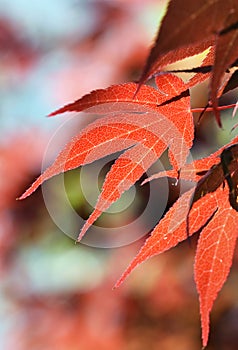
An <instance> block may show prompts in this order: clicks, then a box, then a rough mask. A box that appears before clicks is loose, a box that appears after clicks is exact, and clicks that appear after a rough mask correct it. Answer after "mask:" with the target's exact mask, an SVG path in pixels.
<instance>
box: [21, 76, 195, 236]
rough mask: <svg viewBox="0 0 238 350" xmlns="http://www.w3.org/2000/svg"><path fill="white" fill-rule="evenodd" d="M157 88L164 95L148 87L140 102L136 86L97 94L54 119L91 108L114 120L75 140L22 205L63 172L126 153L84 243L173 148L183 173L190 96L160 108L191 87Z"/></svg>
mask: <svg viewBox="0 0 238 350" xmlns="http://www.w3.org/2000/svg"><path fill="white" fill-rule="evenodd" d="M156 83H157V85H158V87H159V89H160V90H161V91H160V90H156V89H154V88H152V87H148V86H143V87H142V88H141V90H140V92H139V93H138V94H137V96H136V98H134V94H135V91H136V88H137V86H136V84H131V83H130V84H124V85H119V86H112V87H110V88H108V89H106V90H96V91H94V92H92V93H91V94H89V95H86V96H84V97H83V98H82V99H80V100H78V101H76V102H74V103H72V104H70V105H68V106H65V107H63V108H62V109H60V110H58V111H56V112H54V113H52V114H51V115H53V114H57V113H61V112H65V111H72V110H74V111H80V110H83V109H85V108H88V109H87V111H92V109H93V111H94V113H96V112H98V113H99V114H101V113H104V114H105V113H107V114H108V113H110V116H106V117H104V118H101V119H98V120H96V121H95V122H94V123H92V124H90V125H89V126H88V127H86V128H85V129H84V130H83V131H82V132H81V133H80V134H79V135H77V136H76V137H74V138H73V140H72V141H71V142H70V143H69V144H68V145H66V147H65V149H64V150H63V151H62V152H61V153H60V154H59V156H58V157H57V159H56V160H55V162H54V163H53V164H52V165H51V166H50V167H49V168H48V169H46V171H45V172H44V173H43V174H42V175H41V176H40V177H39V178H38V179H37V180H36V181H35V182H34V183H33V185H32V186H31V187H30V188H29V189H28V190H27V191H26V192H25V193H24V194H23V195H22V196H21V197H20V199H23V198H26V197H27V196H29V195H30V194H31V193H32V192H33V191H35V190H36V188H37V187H38V186H39V185H41V184H42V182H43V181H45V180H47V179H49V178H50V177H52V176H54V175H57V174H59V173H60V172H64V171H67V170H70V169H74V168H76V167H79V166H81V165H84V164H88V163H91V162H93V161H95V160H97V159H100V158H102V157H104V156H106V155H108V154H112V153H115V152H117V151H121V150H126V151H125V152H124V153H123V154H122V155H121V156H120V157H119V158H118V159H117V161H116V162H115V164H114V165H113V166H112V168H111V170H110V172H109V173H108V174H107V176H106V179H105V182H104V185H103V188H102V192H101V194H100V196H99V198H98V202H97V204H96V207H95V210H94V212H93V213H92V215H91V216H90V218H89V219H88V221H87V222H86V223H85V226H84V227H83V229H82V231H81V234H80V236H79V239H81V238H82V236H83V235H84V233H85V232H86V230H87V229H88V227H89V226H90V225H92V224H93V222H94V221H95V220H96V219H97V218H98V217H99V215H100V214H101V213H102V212H103V211H105V210H106V209H107V208H108V207H109V206H110V205H111V204H112V203H113V202H115V201H116V200H117V199H119V198H120V196H121V195H122V193H123V192H124V191H125V190H127V189H129V188H130V187H131V186H132V185H133V184H134V183H135V182H136V181H137V180H138V179H139V178H140V177H141V176H142V175H143V173H144V172H145V171H146V170H147V169H148V168H149V167H150V166H151V165H152V164H153V163H154V162H155V161H156V160H157V159H158V158H159V157H160V156H161V154H162V153H163V152H164V150H165V149H166V148H168V147H169V157H170V161H171V164H172V165H173V167H174V169H177V170H179V169H180V168H181V167H182V166H183V165H184V164H185V161H186V158H187V155H188V152H189V149H190V148H191V146H192V141H193V120H192V114H191V112H190V98H189V96H188V95H187V96H186V97H182V98H180V99H179V100H175V101H173V102H171V103H169V104H166V105H164V106H160V105H161V104H162V103H163V102H164V101H167V100H168V99H171V98H173V97H174V96H176V95H179V94H180V93H181V92H183V91H186V90H187V85H186V84H184V83H183V82H182V80H181V79H180V78H178V77H176V76H173V75H166V76H161V77H158V78H157V79H156ZM146 97H147V98H146ZM123 110H125V111H124V112H123ZM128 147H129V149H127V148H128Z"/></svg>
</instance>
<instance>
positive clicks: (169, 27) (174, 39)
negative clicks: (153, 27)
mask: <svg viewBox="0 0 238 350" xmlns="http://www.w3.org/2000/svg"><path fill="white" fill-rule="evenodd" d="M237 23H238V3H237V1H236V0H228V1H226V2H224V1H223V0H216V1H205V2H204V1H203V0H196V1H184V0H179V1H178V0H170V1H169V4H168V9H167V13H166V15H165V16H164V18H163V20H162V23H161V26H160V28H159V31H158V35H157V38H156V40H155V44H154V46H153V47H152V49H151V51H150V54H149V57H148V58H147V62H146V65H145V67H144V70H143V73H142V76H141V79H140V83H139V87H140V86H141V84H142V83H144V82H145V81H146V80H147V79H149V78H150V77H151V76H153V75H155V74H156V73H158V72H161V71H162V70H163V69H164V67H165V66H166V65H168V64H170V63H171V62H172V61H173V62H174V61H178V60H181V59H183V58H185V57H187V56H192V55H194V54H196V53H199V52H202V51H204V50H205V49H206V48H207V47H208V46H211V45H214V47H215V54H214V62H213V73H212V76H211V83H210V88H211V94H210V97H211V102H212V105H213V108H214V111H215V115H216V119H217V122H218V124H219V125H220V126H221V121H220V115H219V110H218V109H217V96H218V92H219V89H220V85H221V83H222V78H223V76H224V74H225V72H226V70H227V69H228V68H230V67H231V66H232V65H233V64H234V63H235V61H236V59H237V45H238V30H237V29H238V28H237ZM201 28H202V30H201ZM204 38H206V39H204ZM172 57H174V59H172Z"/></svg>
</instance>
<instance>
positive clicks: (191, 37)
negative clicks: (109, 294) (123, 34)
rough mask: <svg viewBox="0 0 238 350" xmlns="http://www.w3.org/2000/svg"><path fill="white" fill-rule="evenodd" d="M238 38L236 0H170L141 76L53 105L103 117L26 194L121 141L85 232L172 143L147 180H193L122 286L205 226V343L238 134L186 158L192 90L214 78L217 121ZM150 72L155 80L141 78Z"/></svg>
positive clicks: (227, 229) (235, 217) (229, 216)
mask: <svg viewBox="0 0 238 350" xmlns="http://www.w3.org/2000/svg"><path fill="white" fill-rule="evenodd" d="M201 27H202V28H203V30H201V29H200V28H201ZM204 38H205V39H204ZM237 47H238V3H237V1H236V0H229V1H226V2H224V1H223V0H216V1H206V2H204V1H202V0H196V1H193V2H189V1H184V0H179V1H178V0H176V1H175V0H171V1H170V2H169V4H168V9H167V13H166V15H165V17H164V18H163V21H162V24H161V27H160V30H159V33H158V36H157V39H156V41H155V45H154V47H153V48H152V50H151V52H150V55H149V57H148V60H147V63H146V65H145V68H144V71H143V73H142V76H141V79H140V81H139V83H138V84H136V83H125V84H121V85H116V86H111V87H109V88H107V89H101V90H95V91H93V92H91V93H90V94H88V95H85V96H83V97H82V98H80V99H79V100H77V101H75V102H73V103H70V104H68V105H66V106H64V107H62V108H60V109H58V110H57V111H55V112H53V113H51V115H50V116H54V115H57V114H59V113H64V112H72V111H74V112H80V111H85V112H87V113H94V114H97V115H98V116H99V117H100V118H98V119H97V120H96V121H95V122H93V123H92V124H90V125H88V126H87V127H86V128H85V129H83V130H82V131H81V132H80V133H79V134H78V135H77V136H75V137H74V138H73V139H72V140H71V141H70V142H69V143H68V144H67V145H66V147H65V148H64V149H63V150H62V152H61V153H60V154H59V155H58V157H57V158H56V160H55V162H54V163H53V164H52V165H51V166H50V167H49V168H48V169H46V171H45V172H44V173H43V174H42V175H40V177H39V178H38V179H37V180H36V181H35V182H34V183H33V184H32V186H31V187H30V188H29V189H28V190H27V191H26V192H25V193H24V194H23V195H22V196H21V197H20V199H23V198H26V197H27V196H29V195H30V194H31V193H32V192H34V191H35V190H36V189H37V187H38V186H40V185H41V184H42V183H43V182H44V181H45V180H47V179H49V178H51V177H52V176H55V175H57V174H59V173H61V172H65V171H67V170H71V169H74V168H76V167H79V166H81V165H85V164H88V163H91V162H93V161H95V160H97V159H100V158H102V157H104V156H106V155H109V154H112V153H115V152H117V151H123V150H124V152H123V153H122V154H121V155H120V156H119V158H118V159H117V160H116V161H115V163H114V164H113V166H112V167H111V169H110V171H109V172H108V174H107V176H106V178H105V182H104V184H103V187H102V191H101V194H100V196H99V198H98V201H97V204H96V206H95V209H94V211H93V213H92V214H91V215H90V217H89V218H88V220H87V221H86V223H85V224H84V226H83V228H82V230H81V233H80V235H79V237H78V241H80V239H81V238H82V237H83V235H84V234H85V233H86V231H87V230H88V228H89V227H90V226H91V225H92V224H93V223H94V222H95V220H97V218H98V217H99V216H100V214H101V213H102V212H103V211H105V210H107V209H108V207H109V206H110V205H111V204H112V203H114V202H115V201H116V200H117V199H118V198H120V196H121V195H122V193H123V192H124V191H126V190H128V189H129V188H130V187H131V186H132V185H133V184H134V183H135V182H136V181H137V180H139V179H140V178H141V176H142V175H143V173H144V172H146V171H147V169H148V168H149V167H150V166H151V165H152V164H153V163H154V162H155V161H156V160H157V159H158V158H159V157H160V156H161V154H162V153H163V152H164V151H165V150H166V149H167V148H168V149H169V159H170V162H171V165H172V167H173V169H172V170H170V171H167V172H163V173H159V174H155V175H154V176H152V177H151V178H150V179H148V181H150V180H152V179H154V178H158V177H162V176H170V177H175V178H177V177H178V174H179V177H180V179H184V180H190V181H196V182H197V185H196V186H195V188H192V189H191V190H189V191H187V192H185V193H184V194H183V195H182V196H181V197H180V198H179V199H178V200H177V201H176V202H175V204H174V205H173V206H172V207H171V208H170V210H169V211H168V212H167V214H166V215H165V216H164V218H163V219H162V220H161V221H160V222H159V224H158V225H157V226H156V227H155V228H154V230H153V231H152V233H151V235H150V237H149V238H148V239H147V240H146V242H145V244H144V246H143V247H142V249H141V250H140V252H139V253H138V255H137V256H136V257H135V259H134V260H133V261H132V263H131V264H130V265H129V267H128V268H127V270H126V271H125V272H124V274H123V275H122V277H121V278H120V279H119V281H118V282H117V284H116V287H118V286H119V285H120V284H121V283H122V282H123V281H124V279H125V278H126V277H127V276H128V274H129V273H130V272H131V271H132V270H133V269H134V268H135V267H136V266H137V265H138V264H140V263H142V262H143V261H145V260H146V259H148V258H149V257H152V256H154V255H157V254H159V253H161V252H163V251H165V250H168V249H169V248H171V247H173V246H175V245H177V244H178V243H179V242H181V241H183V240H184V239H186V238H187V236H188V235H189V236H190V235H192V234H193V233H194V232H197V231H201V232H200V237H199V241H198V246H197V251H196V257H195V267H194V271H195V281H196V286H197V290H198V292H199V296H200V313H201V323H202V339H203V346H206V345H207V341H208V334H209V314H210V311H211V309H212V306H213V303H214V300H215V299H216V296H217V293H218V292H219V291H220V289H221V288H222V286H223V284H224V282H225V280H226V278H227V276H228V273H229V270H230V266H231V263H232V258H233V253H234V248H235V242H236V236H237V229H236V228H237V227H238V212H237V208H238V204H237V194H238V193H237V192H238V190H237V184H238V178H237V174H238V164H237V159H238V152H237V149H238V146H237V143H238V137H236V138H234V139H233V140H232V141H231V142H230V144H229V145H225V146H224V147H222V148H221V149H220V150H218V151H217V152H215V153H214V154H212V155H210V156H209V157H207V158H203V159H199V160H196V161H193V162H191V163H189V164H186V159H187V157H188V154H189V150H190V148H191V147H192V144H193V140H194V125H193V117H192V112H193V110H192V109H191V107H190V93H189V91H190V88H192V87H193V86H194V85H196V84H199V83H201V82H202V81H204V80H205V79H210V103H211V105H212V107H211V108H212V109H213V110H214V113H215V116H216V120H217V122H218V124H219V125H220V126H221V119H220V112H219V107H218V98H219V97H220V96H221V95H222V94H223V93H224V92H227V91H229V90H231V89H234V88H235V87H237V86H238V80H237V71H236V64H237V59H238V52H237ZM206 49H209V52H208V54H207V56H206V57H205V59H204V60H203V62H202V64H201V66H200V67H195V68H194V69H190V70H187V71H189V72H193V73H195V74H194V75H193V77H192V78H191V79H190V80H189V81H188V82H183V81H182V80H181V79H180V78H178V77H177V76H176V75H175V74H174V73H175V72H171V71H170V72H168V71H167V72H166V66H167V65H168V64H171V63H173V62H176V61H178V60H181V59H183V58H186V57H189V56H193V55H195V54H198V53H201V52H203V51H204V50H206ZM151 77H154V78H155V83H156V88H154V87H151V86H147V85H144V83H145V81H147V80H148V79H149V78H151ZM228 107H229V106H228ZM102 115H103V117H102ZM229 146H230V148H228V147H229ZM204 174H205V175H204Z"/></svg>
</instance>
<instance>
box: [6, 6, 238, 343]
mask: <svg viewBox="0 0 238 350" xmlns="http://www.w3.org/2000/svg"><path fill="white" fill-rule="evenodd" d="M165 8H166V2H165V1H162V0H161V1H160V0H149V1H142V0H131V1H123V0H114V1H109V0H108V1H107V0H102V1H100V0H99V1H97V0H95V1H91V0H89V1H87V0H52V1H47V0H41V1H32V2H31V1H27V0H14V1H8V0H0V130H1V137H0V170H1V175H0V278H1V284H0V349H5V350H13V349H14V350H56V349H57V350H66V349H67V350H74V349H75V350H78V349H79V350H92V349H99V350H100V349H101V350H107V349H113V350H117V349H120V350H121V349H123V350H144V349H152V350H153V349H159V350H170V349H175V348H176V349H177V350H180V349H181V350H190V349H194V350H196V349H200V348H201V340H200V321H199V309H198V296H197V293H196V289H195V285H194V282H193V258H194V252H195V243H196V239H197V237H195V238H194V244H192V246H189V244H188V243H187V242H184V243H182V244H180V245H179V246H178V247H176V248H174V249H172V250H171V251H169V252H166V253H165V254H162V255H161V256H159V257H155V258H153V259H151V260H150V261H148V262H146V263H144V264H143V266H141V267H139V268H138V269H137V270H136V271H134V272H133V274H132V275H131V276H130V277H129V278H128V280H127V281H126V282H125V283H124V285H123V286H121V287H120V288H119V289H118V290H114V291H112V287H113V285H114V283H115V282H116V280H117V279H118V278H119V277H120V275H121V273H122V272H123V270H124V269H125V268H126V266H127V265H128V264H129V262H130V261H131V260H132V258H133V257H134V256H135V254H136V253H137V252H138V249H139V248H140V246H141V245H142V244H143V241H144V239H145V238H146V237H142V238H141V239H140V240H138V241H135V242H134V243H132V244H128V245H125V246H122V247H117V248H114V249H99V248H96V247H90V246H88V245H84V244H80V245H75V243H74V240H73V239H71V238H70V237H68V236H66V235H65V234H64V233H63V232H62V231H61V230H60V228H59V227H57V225H56V224H55V223H54V221H53V220H52V217H51V216H50V215H49V213H48V211H47V208H46V206H45V203H44V198H43V196H42V192H41V190H40V189H39V190H37V191H36V192H35V193H34V194H33V195H32V196H31V197H29V198H27V199H26V200H24V201H21V202H19V201H16V198H17V197H18V196H19V195H20V194H21V193H22V192H23V191H24V190H25V189H26V188H27V187H28V186H29V184H31V183H32V182H33V181H34V179H35V178H36V177H37V176H38V175H39V174H40V172H41V167H42V159H43V158H44V154H45V151H46V149H47V147H48V145H49V143H50V142H51V140H52V135H54V137H53V140H54V146H55V149H58V148H60V147H61V146H62V144H64V143H65V140H66V139H67V138H69V137H70V136H71V135H72V134H73V133H75V124H74V128H72V127H70V125H71V124H70V123H69V124H67V123H66V124H65V126H64V125H63V123H64V122H65V120H66V121H67V120H70V119H67V118H70V117H69V116H67V115H66V116H59V117H56V118H49V119H47V118H46V117H45V116H46V115H47V114H48V113H50V112H52V111H53V110H55V109H56V108H58V107H60V106H62V105H63V104H65V103H68V102H71V101H73V100H75V99H78V98H79V97H81V96H82V95H84V94H86V93H88V92H89V91H91V90H94V89H96V88H103V87H107V86H109V85H111V84H118V83H122V82H127V81H135V80H136V79H138V77H139V75H140V72H141V69H142V67H143V64H144V62H145V59H146V56H147V54H148V48H149V46H150V45H151V44H152V42H153V38H154V37H155V34H156V32H157V28H158V25H159V23H160V19H161V17H162V16H163V14H164V11H165ZM206 89H207V86H206V84H203V86H201V87H199V88H196V90H194V91H193V94H192V96H193V101H192V104H193V106H194V107H195V106H196V107H202V106H204V105H206V102H207V93H206ZM223 100H224V101H223V103H232V102H234V101H235V93H233V94H230V95H229V97H224V98H223ZM231 113H232V111H228V112H225V113H224V114H223V116H222V119H223V125H224V128H223V129H222V130H219V129H218V127H217V125H216V123H215V120H214V117H213V116H212V114H209V113H208V114H206V116H205V117H203V119H202V121H201V123H200V125H199V126H198V127H197V128H196V136H197V138H196V143H195V147H194V153H193V154H194V156H195V157H199V156H201V155H206V154H209V153H210V152H211V151H214V150H216V149H217V148H218V147H219V146H221V145H223V144H224V143H226V142H228V140H229V139H231V138H232V137H233V136H234V135H235V132H234V133H232V134H231V133H230V130H231V127H232V125H233V124H235V123H237V121H236V120H235V119H234V120H232V119H231V117H230V116H231ZM197 118H198V116H195V120H197ZM92 120H93V116H92V117H91V116H90V115H86V116H81V115H80V116H78V119H77V121H76V123H77V125H76V127H77V129H78V130H80V129H81V128H83V127H84V126H85V125H87V124H88V122H90V121H92ZM62 125H63V126H62ZM77 129H76V130H77ZM55 135H56V136H55ZM55 149H54V150H53V151H50V152H48V153H47V160H48V161H49V162H50V161H52V160H53V159H54V156H55V152H56V150H55ZM165 158H166V157H165ZM110 162H111V159H109V160H107V161H106V162H104V165H103V167H102V171H101V172H100V179H99V182H100V181H102V178H103V177H104V176H105V171H106V170H107V169H108V164H109V163H110ZM165 162H166V159H165ZM90 169H91V170H89V171H88V173H87V174H90V173H93V172H94V171H95V170H94V168H90ZM78 175H79V170H76V171H73V172H69V174H66V176H65V186H66V190H67V193H68V196H69V198H70V201H71V204H72V206H73V207H74V209H75V210H76V211H77V212H78V213H79V214H80V215H81V216H82V217H83V218H85V219H86V218H87V216H88V215H89V213H90V212H91V210H92V205H91V206H90V204H88V202H87V201H86V200H85V199H84V198H83V195H82V189H79V188H78V187H77V185H78ZM86 177H87V176H86ZM88 179H89V180H88V183H87V184H85V186H88V187H91V185H92V184H91V182H90V176H89V177H88ZM161 184H162V183H161V182H159V181H158V183H157V185H156V186H157V190H158V193H160V194H161V191H162V187H163V186H162V185H161ZM167 185H168V189H169V188H170V184H169V183H168V184H167ZM48 186H49V190H50V191H52V193H53V194H54V196H55V193H58V190H59V188H58V187H57V186H58V185H57V179H52V180H50V181H49V185H48ZM75 186H76V187H77V191H76V190H75V188H76V187H75ZM135 187H136V189H135V190H136V192H138V196H139V199H138V198H137V202H136V203H137V205H136V206H135V207H133V206H130V207H129V210H128V211H123V216H116V214H113V213H111V216H110V213H109V214H105V215H106V216H104V218H102V223H101V226H103V227H104V225H109V227H114V228H115V227H119V226H120V223H121V222H122V221H123V222H125V223H126V222H130V221H131V220H132V219H133V218H134V216H135V215H136V214H137V215H138V213H139V212H140V210H142V209H140V206H142V207H143V201H146V200H147V199H148V196H149V194H148V193H149V192H148V190H147V189H146V187H145V189H144V190H141V189H140V188H139V187H140V186H139V185H138V186H135ZM159 191H160V192H159ZM166 195H167V196H168V197H169V203H168V206H167V207H166V208H168V207H169V205H171V203H172V202H173V201H174V200H175V198H176V196H177V195H178V193H172V194H170V192H168V193H167V194H166ZM54 198H55V197H54ZM161 198H162V197H161ZM57 200H58V203H59V206H60V201H61V199H60V197H59V198H58V197H57ZM162 200H163V199H161V201H162ZM138 202H139V208H138ZM166 203H167V197H166ZM155 209H156V210H157V208H155ZM162 214H163V213H161V215H162ZM120 215H121V214H120ZM145 220H151V218H150V217H146V218H145ZM65 221H66V222H67V221H70V220H69V218H67V217H65ZM151 228H152V227H151ZM136 229H138V230H139V229H140V228H139V227H136V226H135V227H134V230H136ZM130 234H133V232H130V230H129V229H128V235H130ZM192 243H193V242H192ZM237 265H238V259H237V254H236V257H235V261H234V265H233V267H232V270H231V274H230V277H229V280H228V282H227V283H226V285H225V287H224V288H223V290H222V293H221V294H220V296H219V298H218V301H217V302H216V303H215V307H214V310H213V313H212V323H211V326H212V329H211V340H210V344H209V346H208V349H216V350H217V349H236V348H237V347H236V346H237V343H238V336H237V334H238V332H237V331H238V304H237V300H238V289H237V283H238V276H237V272H236V271H237Z"/></svg>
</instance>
